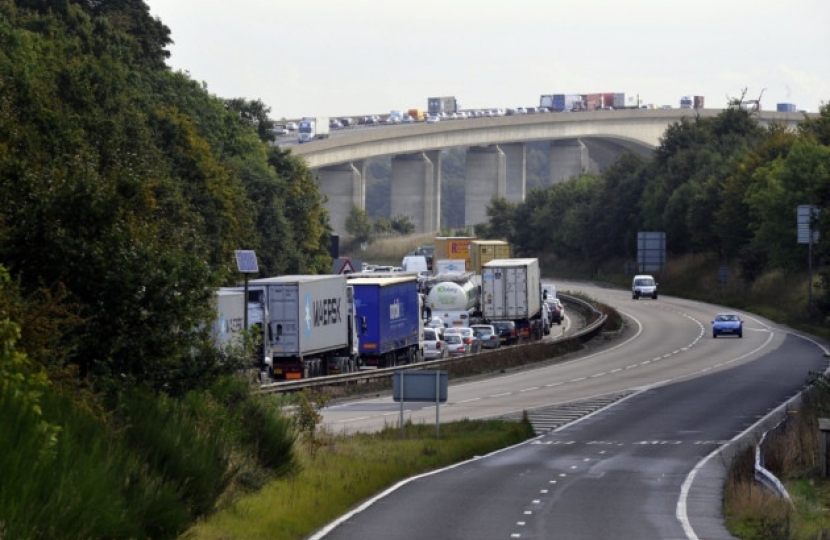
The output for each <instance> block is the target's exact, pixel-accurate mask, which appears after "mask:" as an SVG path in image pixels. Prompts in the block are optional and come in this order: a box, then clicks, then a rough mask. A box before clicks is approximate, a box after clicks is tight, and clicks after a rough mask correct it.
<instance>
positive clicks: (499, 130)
mask: <svg viewBox="0 0 830 540" xmlns="http://www.w3.org/2000/svg"><path fill="white" fill-rule="evenodd" d="M721 112H723V111H722V110H721V109H656V110H655V109H625V110H600V111H584V112H572V113H543V114H525V115H516V116H503V117H485V118H471V119H466V120H452V121H442V122H437V123H434V124H426V123H417V124H403V125H396V126H384V127H381V128H374V129H358V130H354V131H338V132H332V136H331V137H330V138H328V139H323V140H318V141H314V142H310V143H306V144H303V145H295V146H291V150H292V152H293V153H294V154H296V155H299V156H303V157H304V158H305V160H306V162H307V164H308V166H309V167H310V168H311V169H312V170H313V171H314V172H315V173H316V174H317V176H318V178H319V183H320V190H321V192H322V193H323V194H325V195H326V196H327V197H328V204H327V208H328V211H329V214H330V219H331V225H332V228H333V229H334V231H335V233H337V234H342V235H345V234H346V231H345V222H346V217H347V216H348V215H349V212H350V211H351V208H352V206H357V207H358V208H361V209H363V208H365V201H366V182H365V178H366V171H365V167H366V165H365V163H366V160H367V159H369V158H375V157H381V156H390V155H391V156H392V199H391V205H390V209H391V215H392V216H396V215H407V216H409V217H410V218H411V219H412V222H413V223H414V224H415V227H416V231H419V232H430V231H437V230H440V228H441V150H442V149H446V148H452V147H466V148H467V158H466V165H465V167H466V181H465V192H466V195H465V202H464V209H465V224H466V225H475V224H478V223H482V222H485V221H487V215H486V207H487V204H489V203H490V201H491V200H492V198H493V197H494V196H500V197H505V198H506V199H507V200H510V201H513V202H520V201H523V200H524V198H525V186H526V182H525V179H526V175H525V164H526V154H525V143H526V142H530V141H551V147H550V162H551V166H550V181H551V183H555V182H561V181H564V180H567V179H569V178H572V177H575V176H579V175H580V174H582V173H584V172H588V171H589V170H597V169H598V168H602V167H603V166H606V165H607V164H609V163H610V162H612V161H613V159H614V158H615V157H616V156H618V155H620V154H621V153H622V152H624V151H626V150H630V151H633V152H636V153H639V154H642V155H650V154H651V153H652V151H653V149H654V148H655V147H656V146H658V145H659V143H660V138H661V137H662V136H663V134H664V133H665V131H666V129H667V128H668V126H669V125H671V124H673V123H675V122H678V121H680V119H681V118H684V117H689V118H694V117H695V116H699V117H701V118H710V117H714V116H717V115H718V114H720V113H721ZM756 115H757V118H758V120H759V122H761V123H762V124H770V123H780V124H784V125H787V126H788V127H790V128H794V127H795V126H797V124H798V123H799V122H800V121H801V120H803V119H804V115H803V114H802V113H779V112H772V111H761V112H759V113H756Z"/></svg>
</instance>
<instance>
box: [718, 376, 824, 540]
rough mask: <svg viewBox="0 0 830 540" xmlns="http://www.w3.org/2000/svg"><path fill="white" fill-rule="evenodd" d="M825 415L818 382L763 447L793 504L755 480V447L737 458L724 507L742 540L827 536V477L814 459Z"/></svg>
mask: <svg viewBox="0 0 830 540" xmlns="http://www.w3.org/2000/svg"><path fill="white" fill-rule="evenodd" d="M828 416H830V392H828V391H827V388H822V385H821V384H820V385H818V387H814V388H813V389H811V390H810V391H809V392H808V393H807V394H806V395H805V400H804V403H803V405H802V407H801V409H800V410H798V411H793V412H792V414H790V416H789V417H788V421H787V423H786V425H785V428H784V429H783V430H780V431H775V432H771V434H770V436H769V437H768V439H767V442H766V443H765V445H764V460H765V466H766V467H767V468H768V469H769V470H770V471H771V472H772V473H773V474H775V475H776V477H777V478H779V479H780V480H781V481H782V482H783V483H784V485H785V487H786V488H787V491H788V493H789V494H790V497H791V498H792V505H791V504H790V503H788V502H787V501H786V500H783V499H781V498H779V497H778V496H776V495H775V494H773V493H771V492H770V491H768V490H767V489H766V488H763V487H762V486H761V485H760V484H758V483H757V482H755V481H754V480H753V462H754V447H752V446H749V447H747V448H745V449H744V451H743V452H742V453H741V454H739V455H738V456H737V457H736V458H735V460H734V461H733V463H732V465H731V467H730V471H729V476H728V478H727V482H726V488H725V492H724V506H723V508H724V516H725V517H726V525H727V528H728V529H729V531H730V532H731V533H732V534H734V535H735V536H737V537H739V538H742V539H744V540H766V539H775V540H819V539H830V479H828V478H823V477H822V476H821V471H820V463H819V461H818V452H819V444H818V440H819V437H818V418H820V417H821V418H824V417H828Z"/></svg>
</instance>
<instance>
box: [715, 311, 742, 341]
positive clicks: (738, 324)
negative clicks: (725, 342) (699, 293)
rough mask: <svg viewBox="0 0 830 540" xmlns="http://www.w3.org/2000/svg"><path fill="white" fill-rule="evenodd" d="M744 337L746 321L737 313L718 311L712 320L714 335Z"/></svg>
mask: <svg viewBox="0 0 830 540" xmlns="http://www.w3.org/2000/svg"><path fill="white" fill-rule="evenodd" d="M718 336H738V337H739V338H742V337H744V321H742V320H741V317H740V316H739V315H738V314H737V313H718V314H717V315H716V316H715V320H714V321H712V337H713V338H716V337H718Z"/></svg>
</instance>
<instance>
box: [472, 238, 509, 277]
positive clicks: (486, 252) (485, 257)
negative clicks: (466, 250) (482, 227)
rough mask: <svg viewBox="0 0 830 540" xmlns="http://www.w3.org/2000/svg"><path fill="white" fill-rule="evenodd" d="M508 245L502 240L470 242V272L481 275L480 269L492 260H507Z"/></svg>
mask: <svg viewBox="0 0 830 540" xmlns="http://www.w3.org/2000/svg"><path fill="white" fill-rule="evenodd" d="M509 258H510V244H509V243H507V242H505V241H504V240H473V241H472V242H470V265H469V266H468V268H469V269H470V271H471V272H473V273H475V274H478V275H481V268H482V267H483V266H484V265H485V264H487V263H488V262H490V261H492V260H493V259H509Z"/></svg>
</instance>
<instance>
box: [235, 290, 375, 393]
mask: <svg viewBox="0 0 830 540" xmlns="http://www.w3.org/2000/svg"><path fill="white" fill-rule="evenodd" d="M233 289H234V290H241V289H242V288H241V287H234V288H233ZM248 327H249V328H254V327H258V328H260V329H261V331H262V346H261V348H260V351H259V363H260V368H261V369H263V370H267V371H268V373H269V374H270V375H271V376H272V377H274V378H280V379H302V378H310V377H316V376H319V375H330V374H336V373H349V372H352V371H355V370H357V369H358V368H359V367H360V356H359V350H358V344H359V343H358V329H357V327H356V319H355V309H354V290H353V289H352V288H351V287H349V286H348V284H347V281H346V276H344V275H337V274H326V275H291V276H279V277H271V278H263V279H254V280H251V281H250V283H249V285H248Z"/></svg>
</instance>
